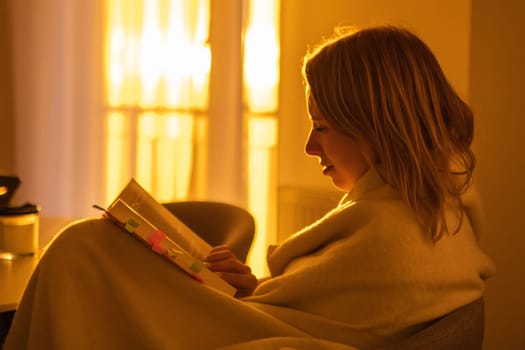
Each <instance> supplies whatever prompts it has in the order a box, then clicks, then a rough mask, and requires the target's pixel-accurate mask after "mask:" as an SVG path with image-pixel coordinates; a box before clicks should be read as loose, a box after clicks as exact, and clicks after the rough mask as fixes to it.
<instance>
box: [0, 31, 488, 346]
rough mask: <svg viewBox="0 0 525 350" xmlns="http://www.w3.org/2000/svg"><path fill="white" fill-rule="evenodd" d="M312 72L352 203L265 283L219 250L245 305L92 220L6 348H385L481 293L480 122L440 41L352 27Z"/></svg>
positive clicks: (314, 108)
mask: <svg viewBox="0 0 525 350" xmlns="http://www.w3.org/2000/svg"><path fill="white" fill-rule="evenodd" d="M303 76H304V80H305V84H306V97H307V102H308V111H309V114H310V119H311V122H312V128H311V131H310V135H309V137H308V141H307V143H306V152H307V153H308V154H309V155H311V156H314V157H316V158H318V160H319V162H320V165H321V167H322V171H323V173H324V174H325V175H327V176H329V177H330V178H331V179H332V181H333V183H334V185H335V186H336V187H338V188H339V189H341V190H342V191H343V192H345V195H344V196H343V198H342V200H341V202H340V204H339V205H338V206H337V207H336V208H335V209H333V210H332V211H331V212H329V213H327V215H326V216H325V217H323V218H322V219H320V220H319V221H318V222H316V223H313V224H312V225H311V226H309V227H306V228H304V229H303V230H301V231H300V232H298V233H296V234H294V235H292V236H291V237H290V238H289V239H287V240H286V241H284V242H283V243H281V244H280V245H278V246H276V247H271V249H270V251H269V255H268V264H269V268H270V271H271V276H270V277H269V278H268V279H265V280H264V281H259V282H258V281H257V280H256V278H255V277H254V276H253V275H252V274H251V272H250V269H249V267H247V266H245V265H244V264H242V263H241V262H240V261H238V260H237V259H235V257H234V256H233V254H232V253H231V252H230V251H229V249H228V248H227V247H217V248H215V249H214V250H212V252H210V254H209V255H208V257H207V258H206V260H207V261H208V264H209V267H210V269H212V270H214V271H216V272H218V273H220V275H221V276H222V277H223V278H224V279H225V280H227V281H228V282H230V283H231V284H233V285H234V286H236V287H238V288H239V290H240V291H241V294H242V296H243V297H242V298H240V299H234V298H228V297H226V296H224V295H222V294H220V293H217V292H215V291H213V290H210V289H207V288H202V286H201V285H199V284H197V283H194V281H193V280H191V279H188V278H186V277H185V276H183V275H182V273H181V272H180V271H178V270H177V269H173V268H172V267H171V266H169V265H168V264H164V263H163V262H161V259H158V257H156V256H155V255H153V254H150V253H149V251H147V249H143V247H142V246H140V245H138V244H136V242H134V241H133V240H131V239H129V238H128V237H127V236H126V235H122V234H118V233H116V234H109V232H110V231H115V230H118V229H117V228H116V227H115V226H113V225H111V224H108V223H107V221H104V220H92V221H89V222H88V223H87V224H84V225H83V228H82V229H75V228H74V227H73V229H71V228H70V229H68V230H66V231H65V232H64V233H63V234H62V235H61V236H59V237H58V239H57V240H56V241H55V242H54V243H53V245H52V246H51V247H50V248H49V250H48V251H47V253H46V254H45V255H44V257H43V259H42V260H41V263H40V265H39V267H38V269H37V271H36V272H35V274H34V276H33V277H32V279H31V282H30V284H29V286H28V288H27V290H26V293H25V295H24V298H23V300H22V303H21V305H20V308H19V310H18V312H17V315H16V317H15V320H14V323H13V326H12V329H11V331H10V334H9V336H8V339H7V347H6V348H7V349H14V348H17V349H22V348H39V347H43V348H56V349H62V348H64V349H66V348H75V349H79V348H83V347H85V348H98V349H101V348H129V347H131V348H151V349H164V348H166V349H175V348H180V349H211V348H219V347H223V348H225V349H256V348H261V349H266V348H278V347H279V346H295V347H297V348H300V349H353V348H360V349H374V348H380V347H382V346H384V345H386V344H388V343H390V342H392V341H395V340H399V339H403V338H406V337H408V336H410V335H411V334H413V333H414V332H416V331H417V330H419V329H421V328H423V327H424V325H425V324H427V323H428V322H429V321H432V320H434V319H436V318H439V317H441V316H443V315H445V314H447V313H449V312H451V311H453V310H454V309H457V308H458V307H460V306H462V305H465V304H468V303H470V302H472V301H474V300H476V299H479V298H480V297H481V296H482V295H483V291H484V280H485V279H486V278H488V277H489V276H491V275H492V274H493V273H494V267H493V264H492V262H491V261H490V260H489V259H488V258H487V257H486V256H485V255H484V254H483V253H482V252H481V251H480V249H479V247H478V245H477V236H476V233H475V232H474V229H473V227H474V225H475V222H474V221H473V217H475V215H467V214H469V213H475V211H472V210H466V209H465V208H464V203H463V199H462V198H463V197H462V196H463V195H464V194H465V193H466V192H467V190H468V189H469V187H470V184H471V182H472V174H473V170H474V156H473V154H472V151H471V149H470V145H471V142H472V138H473V116H472V113H471V111H470V109H469V107H468V106H467V105H466V104H465V103H464V102H463V101H462V100H461V99H460V98H459V97H458V96H457V94H456V93H455V92H454V91H453V89H452V88H451V86H450V85H449V84H448V82H447V80H446V79H445V77H444V74H443V72H442V71H441V69H440V67H439V65H438V63H437V61H436V59H435V57H434V56H433V54H432V53H431V51H430V50H429V49H428V47H427V46H426V45H425V44H424V43H423V42H422V41H421V40H420V39H418V38H417V37H416V36H415V35H413V34H412V33H410V32H408V31H406V30H404V29H400V28H396V27H376V28H369V29H364V30H361V31H356V32H350V31H348V30H340V31H339V32H338V33H337V34H336V35H335V36H334V37H333V38H331V39H329V40H326V41H325V42H323V43H321V44H320V45H319V46H318V47H316V48H315V49H314V50H312V51H311V52H310V53H309V54H307V55H306V57H305V60H304V65H303ZM81 231H88V232H84V233H83V232H81Z"/></svg>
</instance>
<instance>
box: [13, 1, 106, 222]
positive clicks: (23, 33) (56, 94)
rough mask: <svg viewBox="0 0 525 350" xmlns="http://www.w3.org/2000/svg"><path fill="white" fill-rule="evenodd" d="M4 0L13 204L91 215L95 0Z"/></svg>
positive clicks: (95, 171) (96, 164) (95, 138)
mask: <svg viewBox="0 0 525 350" xmlns="http://www.w3.org/2000/svg"><path fill="white" fill-rule="evenodd" d="M8 1H9V3H8V16H9V22H10V33H11V43H12V55H13V65H14V72H13V80H14V98H15V116H16V117H15V162H16V165H15V166H16V170H17V174H18V175H19V176H20V178H21V180H22V185H21V186H20V188H19V191H18V193H17V197H16V199H17V201H20V202H25V201H29V202H32V203H36V204H38V205H40V206H41V209H42V210H41V212H42V214H44V215H50V216H67V217H80V216H85V215H92V214H94V212H93V210H92V208H91V205H92V204H94V203H100V200H101V199H102V198H103V193H102V192H103V179H102V169H101V166H100V164H101V162H102V157H103V153H102V152H103V130H102V125H103V120H102V116H103V115H102V113H101V107H102V73H101V72H102V58H103V56H102V44H101V43H102V40H101V38H102V29H103V28H102V25H101V23H102V18H101V13H102V12H101V5H102V4H101V0H90V1H82V0H78V1H75V0H45V1H42V0H8ZM102 204H105V203H102Z"/></svg>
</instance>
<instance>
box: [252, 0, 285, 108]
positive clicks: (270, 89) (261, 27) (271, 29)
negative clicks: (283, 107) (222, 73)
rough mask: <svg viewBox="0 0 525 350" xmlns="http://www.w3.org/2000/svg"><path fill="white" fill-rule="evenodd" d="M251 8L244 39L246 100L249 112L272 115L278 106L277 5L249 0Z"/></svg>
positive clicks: (276, 3)
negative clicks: (270, 113) (269, 113)
mask: <svg viewBox="0 0 525 350" xmlns="http://www.w3.org/2000/svg"><path fill="white" fill-rule="evenodd" d="M250 6H252V7H251V12H250V24H249V26H248V28H247V30H246V32H245V35H244V84H245V100H246V104H247V106H248V108H249V109H250V111H252V112H261V113H265V112H272V111H275V110H277V106H278V86H279V35H278V33H279V12H278V1H273V3H272V1H262V0H252V1H251V2H250Z"/></svg>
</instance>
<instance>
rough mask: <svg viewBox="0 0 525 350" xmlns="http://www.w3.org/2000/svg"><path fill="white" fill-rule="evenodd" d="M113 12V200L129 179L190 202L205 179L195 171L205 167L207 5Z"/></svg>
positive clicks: (109, 48) (163, 0) (119, 3)
mask: <svg viewBox="0 0 525 350" xmlns="http://www.w3.org/2000/svg"><path fill="white" fill-rule="evenodd" d="M107 4H108V5H107V20H106V30H107V33H106V36H107V41H106V101H107V105H108V109H109V110H111V111H112V112H110V113H109V114H108V118H107V124H106V127H107V136H108V139H107V146H108V149H107V155H108V156H107V161H106V169H107V170H106V178H107V180H106V181H107V182H106V196H107V199H108V200H111V199H112V198H113V197H114V196H115V195H116V194H117V193H118V192H119V191H120V189H121V188H122V187H123V186H124V185H125V183H126V182H127V181H128V180H129V178H131V177H135V178H136V179H137V180H138V181H139V183H141V184H142V185H143V186H144V187H145V188H146V189H148V190H149V191H150V192H151V193H152V194H153V195H154V196H155V197H157V198H158V199H159V200H161V201H169V200H175V199H184V198H186V197H187V196H188V195H189V191H190V183H192V179H193V180H195V179H194V178H195V177H196V173H197V174H202V173H206V170H205V169H195V164H198V165H199V166H204V164H205V163H206V162H205V161H204V160H203V159H201V158H202V157H206V152H205V150H204V149H205V147H203V146H202V145H201V146H199V144H198V143H196V142H201V143H202V142H203V140H204V139H205V138H206V137H203V135H202V134H203V133H205V132H206V112H207V108H208V89H209V75H210V64H211V52H210V47H209V45H208V42H207V41H208V31H209V0H110V1H108V2H107ZM115 113H116V114H115ZM116 115H119V117H116ZM117 120H118V122H117ZM122 130H125V131H122ZM196 136H198V137H197V138H196ZM113 138H117V139H118V138H120V140H117V139H113ZM115 145H118V146H119V147H117V148H115ZM197 178H198V179H197V181H196V182H195V181H193V182H194V183H196V185H197V187H199V186H200V187H203V186H204V184H203V183H204V182H205V179H202V178H201V177H199V176H197ZM194 185H195V184H194ZM197 190H199V189H198V188H197ZM200 190H201V191H202V189H200Z"/></svg>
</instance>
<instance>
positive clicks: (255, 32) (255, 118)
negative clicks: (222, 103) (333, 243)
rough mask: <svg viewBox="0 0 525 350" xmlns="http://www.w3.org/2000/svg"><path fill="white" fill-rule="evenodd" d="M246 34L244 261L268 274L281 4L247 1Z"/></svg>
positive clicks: (272, 240) (272, 226)
mask: <svg viewBox="0 0 525 350" xmlns="http://www.w3.org/2000/svg"><path fill="white" fill-rule="evenodd" d="M248 3H249V15H248V21H247V27H246V30H245V33H244V62H243V63H244V72H243V77H244V102H245V107H246V115H245V119H246V121H247V128H248V189H247V193H248V208H249V210H250V211H251V212H252V214H253V215H254V216H255V218H256V225H257V228H256V232H257V234H256V237H255V240H254V243H253V246H252V249H251V251H250V255H249V257H248V259H249V264H250V266H251V267H252V270H253V271H254V273H255V275H257V276H263V275H265V274H266V272H267V271H266V263H265V261H266V249H267V246H268V245H269V244H272V243H275V241H276V231H275V230H276V226H277V225H276V204H277V203H276V174H275V167H276V155H275V152H276V146H277V135H278V133H277V130H278V122H277V118H276V112H277V109H278V104H279V101H278V88H279V56H280V50H279V11H280V8H279V1H278V0H271V1H270V0H250V1H249V2H248Z"/></svg>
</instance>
